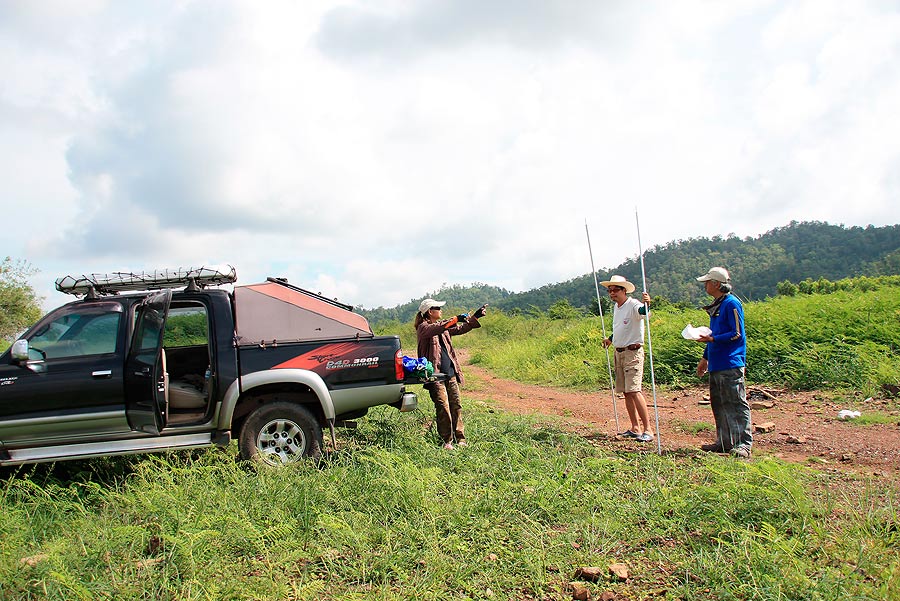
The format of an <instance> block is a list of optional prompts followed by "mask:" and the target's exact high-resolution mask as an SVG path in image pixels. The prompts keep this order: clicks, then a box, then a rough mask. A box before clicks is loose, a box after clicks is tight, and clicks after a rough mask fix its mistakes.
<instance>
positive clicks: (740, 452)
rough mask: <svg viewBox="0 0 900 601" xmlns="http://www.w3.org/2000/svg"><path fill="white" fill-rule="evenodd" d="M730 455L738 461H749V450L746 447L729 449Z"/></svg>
mask: <svg viewBox="0 0 900 601" xmlns="http://www.w3.org/2000/svg"><path fill="white" fill-rule="evenodd" d="M731 454H732V455H734V456H735V457H737V458H738V459H750V449H748V448H747V447H735V448H733V449H731Z"/></svg>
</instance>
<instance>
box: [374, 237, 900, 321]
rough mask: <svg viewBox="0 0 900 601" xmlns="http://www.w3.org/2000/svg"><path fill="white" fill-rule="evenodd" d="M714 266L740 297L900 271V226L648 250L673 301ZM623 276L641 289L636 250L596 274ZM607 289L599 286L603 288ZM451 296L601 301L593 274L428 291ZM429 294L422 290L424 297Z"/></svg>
mask: <svg viewBox="0 0 900 601" xmlns="http://www.w3.org/2000/svg"><path fill="white" fill-rule="evenodd" d="M714 266H722V267H726V268H727V269H728V270H729V271H730V272H731V276H732V281H733V282H734V287H735V292H736V293H737V294H738V295H740V296H741V298H745V299H751V300H758V299H763V298H765V297H767V296H775V294H776V286H777V285H778V283H779V282H782V281H785V280H787V281H791V282H794V283H797V282H801V281H803V280H806V279H814V280H816V279H819V278H825V279H828V280H839V279H842V278H845V277H855V276H860V275H870V276H877V275H900V225H889V226H883V227H874V226H868V227H865V228H863V227H849V228H848V227H844V226H841V225H830V224H828V223H823V222H818V221H811V222H796V221H794V222H791V223H790V224H788V225H786V226H784V227H779V228H776V229H773V230H771V231H768V232H766V233H765V234H762V235H760V236H757V237H755V238H753V237H746V238H738V237H736V236H733V235H732V236H727V237H722V236H715V237H713V238H690V239H688V240H676V241H672V242H669V243H668V244H665V245H658V246H654V247H653V248H650V249H649V250H646V251H645V252H644V267H645V269H646V271H647V288H648V290H649V291H650V294H651V295H653V296H662V297H665V298H667V299H668V300H670V301H672V302H683V303H689V304H692V305H697V304H699V303H700V301H701V300H705V299H706V296H705V294H704V292H703V288H702V287H701V286H700V285H699V284H698V283H697V281H696V279H695V278H696V277H697V276H698V275H700V274H702V273H705V272H706V270H707V269H709V268H710V267H714ZM612 274H619V275H624V276H625V277H627V278H628V279H629V280H630V281H632V282H634V283H635V284H637V286H638V289H640V288H641V264H640V258H639V257H633V258H631V259H628V260H626V261H625V262H623V263H621V264H620V265H617V266H615V267H612V268H602V269H600V270H599V271H598V272H597V276H598V278H599V279H600V280H601V281H602V280H606V279H609V276H611V275H612ZM601 292H602V289H601ZM429 295H431V296H435V298H440V299H441V300H447V301H448V304H449V305H450V306H451V307H460V308H462V307H465V308H469V309H471V308H475V307H477V306H479V305H480V304H481V303H484V302H489V303H491V305H492V306H494V307H496V308H500V309H504V310H507V311H509V310H513V309H518V310H521V311H526V312H527V311H529V310H532V309H535V308H536V309H540V310H542V311H544V310H546V309H547V308H548V307H550V306H551V305H552V304H553V303H555V302H557V301H559V300H562V299H565V300H567V301H568V302H569V303H570V304H571V305H573V306H575V307H585V308H588V307H596V303H597V295H596V291H595V288H594V280H593V278H592V277H591V274H589V273H587V274H585V275H583V276H580V277H577V278H574V279H572V280H568V281H566V282H561V283H558V284H548V285H546V286H542V287H540V288H536V289H534V290H529V291H527V292H521V293H516V294H511V293H510V292H508V291H507V290H504V289H502V288H497V287H495V286H489V285H486V284H473V285H472V286H471V287H460V286H454V287H450V288H442V289H441V290H439V291H436V292H434V293H429ZM423 298H424V297H423ZM418 303H419V301H418V300H411V301H410V302H408V303H406V304H404V305H400V306H398V307H394V308H392V309H384V308H378V309H373V310H365V309H364V310H361V312H362V313H363V314H364V315H366V317H368V318H369V319H371V320H373V321H375V322H378V321H383V320H385V319H398V320H400V321H408V320H411V319H412V317H413V315H414V314H415V310H416V307H417V306H418Z"/></svg>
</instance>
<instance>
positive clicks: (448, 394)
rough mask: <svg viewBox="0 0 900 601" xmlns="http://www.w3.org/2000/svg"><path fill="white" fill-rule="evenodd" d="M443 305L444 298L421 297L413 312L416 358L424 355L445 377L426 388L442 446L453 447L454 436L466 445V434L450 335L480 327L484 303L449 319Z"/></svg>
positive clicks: (435, 369) (460, 372) (457, 442)
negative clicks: (479, 320) (417, 306)
mask: <svg viewBox="0 0 900 601" xmlns="http://www.w3.org/2000/svg"><path fill="white" fill-rule="evenodd" d="M445 304H446V302H445V301H436V300H434V299H433V298H426V299H425V300H423V301H422V302H421V303H420V304H419V311H418V312H417V313H416V321H415V327H416V337H417V340H418V354H419V357H425V358H427V359H428V360H429V361H431V363H432V364H434V371H435V372H440V373H443V374H444V375H445V376H446V379H445V380H443V381H441V380H438V381H437V382H433V383H431V384H427V385H426V386H425V387H426V388H427V389H428V393H429V394H430V395H431V400H432V402H433V403H434V411H435V415H436V417H437V428H438V434H439V435H440V437H441V439H442V440H443V441H444V448H445V449H452V448H453V441H454V439H455V440H456V444H457V445H459V446H461V447H464V446H466V435H465V432H464V429H463V420H462V415H461V412H462V406H461V405H460V398H459V385H460V384H462V383H463V375H462V371H461V370H460V368H459V361H458V360H457V358H456V351H454V350H453V343H452V342H451V337H452V336H459V335H460V334H465V333H466V332H468V331H470V330H472V329H474V328H480V327H481V324H480V323H478V318H479V317H484V314H485V312H486V311H485V307H486V306H487V305H484V306H482V307H481V308H480V309H478V310H477V311H475V312H474V313H473V314H472V315H471V316H469V315H468V314H466V313H463V314H461V315H457V316H455V317H451V318H450V319H443V316H442V315H441V312H442V307H443V306H444V305H445Z"/></svg>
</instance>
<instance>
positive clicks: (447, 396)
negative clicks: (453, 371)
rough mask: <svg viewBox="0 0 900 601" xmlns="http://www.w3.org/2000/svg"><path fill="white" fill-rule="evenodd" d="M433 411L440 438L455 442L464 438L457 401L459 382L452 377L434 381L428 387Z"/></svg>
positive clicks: (460, 407) (460, 410)
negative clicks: (442, 380)
mask: <svg viewBox="0 0 900 601" xmlns="http://www.w3.org/2000/svg"><path fill="white" fill-rule="evenodd" d="M428 393H429V394H430V395H431V401H432V402H433V403H434V413H435V417H436V418H437V429H438V434H439V435H440V437H441V440H443V441H444V442H453V439H454V438H456V442H459V441H461V440H465V439H466V435H465V433H464V431H463V420H462V405H461V404H460V401H459V384H458V383H457V381H456V380H455V379H454V378H450V379H448V380H447V381H446V382H436V383H435V384H434V386H432V387H431V388H429V390H428Z"/></svg>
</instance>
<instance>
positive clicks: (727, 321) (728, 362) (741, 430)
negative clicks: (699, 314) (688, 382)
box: [697, 267, 753, 459]
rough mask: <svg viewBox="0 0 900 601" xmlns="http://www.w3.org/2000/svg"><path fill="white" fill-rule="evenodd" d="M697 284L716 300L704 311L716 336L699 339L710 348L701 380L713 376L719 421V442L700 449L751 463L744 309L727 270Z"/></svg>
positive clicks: (710, 274) (706, 276)
mask: <svg viewBox="0 0 900 601" xmlns="http://www.w3.org/2000/svg"><path fill="white" fill-rule="evenodd" d="M697 281H698V282H703V285H704V286H705V288H706V293H707V294H709V295H710V296H711V297H713V302H712V304H711V305H708V306H706V307H704V309H706V312H707V313H709V329H710V330H712V332H711V333H710V334H708V335H704V336H701V337H700V338H699V340H700V342H705V343H706V348H705V349H704V350H703V358H702V359H701V360H700V363H698V364H697V376H698V377H702V376H703V374H705V373H707V372H709V401H710V405H711V406H712V410H713V418H714V419H715V421H716V442H714V443H712V444H705V445H703V446H701V447H700V448H702V449H703V450H704V451H715V452H717V453H727V452H731V453H732V454H733V455H734V456H736V457H739V458H741V459H749V458H750V449H751V447H752V446H753V434H752V432H751V420H750V405H749V404H748V403H747V391H746V388H745V386H744V369H745V368H746V366H747V335H746V332H745V331H744V307H743V306H742V305H741V301H740V300H738V298H737V297H736V296H735V295H733V294H731V277H730V276H729V275H728V271H727V270H726V269H725V268H724V267H713V268H712V269H710V270H709V271H708V272H707V273H706V274H704V275H702V276H700V277H699V278H697Z"/></svg>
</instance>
